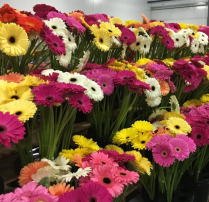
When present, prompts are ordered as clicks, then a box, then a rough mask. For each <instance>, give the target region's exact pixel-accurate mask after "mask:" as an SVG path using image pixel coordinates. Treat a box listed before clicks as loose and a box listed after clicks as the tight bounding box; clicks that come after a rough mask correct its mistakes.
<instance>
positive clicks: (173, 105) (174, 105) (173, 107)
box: [171, 102, 176, 111]
mask: <svg viewBox="0 0 209 202" xmlns="http://www.w3.org/2000/svg"><path fill="white" fill-rule="evenodd" d="M171 108H172V109H173V110H174V111H175V110H176V104H175V103H174V102H173V103H172V104H171Z"/></svg>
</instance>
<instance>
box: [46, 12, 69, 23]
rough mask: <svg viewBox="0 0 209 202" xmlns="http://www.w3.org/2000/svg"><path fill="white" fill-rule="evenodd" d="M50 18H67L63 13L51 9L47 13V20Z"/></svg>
mask: <svg viewBox="0 0 209 202" xmlns="http://www.w3.org/2000/svg"><path fill="white" fill-rule="evenodd" d="M51 18H61V19H62V20H63V21H65V20H66V19H67V16H66V15H65V14H64V13H60V12H55V11H51V12H50V13H48V14H47V19H48V20H49V19H51Z"/></svg>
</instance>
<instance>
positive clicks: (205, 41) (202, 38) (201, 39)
mask: <svg viewBox="0 0 209 202" xmlns="http://www.w3.org/2000/svg"><path fill="white" fill-rule="evenodd" d="M198 33H199V35H200V37H199V39H198V40H199V42H200V44H203V45H208V35H207V34H205V33H203V32H198Z"/></svg>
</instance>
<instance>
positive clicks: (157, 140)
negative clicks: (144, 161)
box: [146, 134, 172, 150]
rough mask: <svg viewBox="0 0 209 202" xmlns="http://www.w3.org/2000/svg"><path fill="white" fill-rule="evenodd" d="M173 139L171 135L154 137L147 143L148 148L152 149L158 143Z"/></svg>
mask: <svg viewBox="0 0 209 202" xmlns="http://www.w3.org/2000/svg"><path fill="white" fill-rule="evenodd" d="M171 139H172V136H171V135H165V134H164V135H162V136H155V137H153V138H152V139H151V140H150V141H149V142H148V143H147V145H146V148H147V149H148V150H152V149H153V148H155V146H156V145H158V144H160V143H161V142H169V141H170V140H171Z"/></svg>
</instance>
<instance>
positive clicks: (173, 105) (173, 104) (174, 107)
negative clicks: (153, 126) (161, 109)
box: [169, 95, 180, 112]
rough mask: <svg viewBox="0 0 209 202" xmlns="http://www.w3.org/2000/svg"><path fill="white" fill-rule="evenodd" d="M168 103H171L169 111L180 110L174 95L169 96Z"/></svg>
mask: <svg viewBox="0 0 209 202" xmlns="http://www.w3.org/2000/svg"><path fill="white" fill-rule="evenodd" d="M169 103H170V105H171V111H175V112H180V106H179V102H178V100H177V98H176V96H175V95H172V96H170V99H169Z"/></svg>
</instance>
